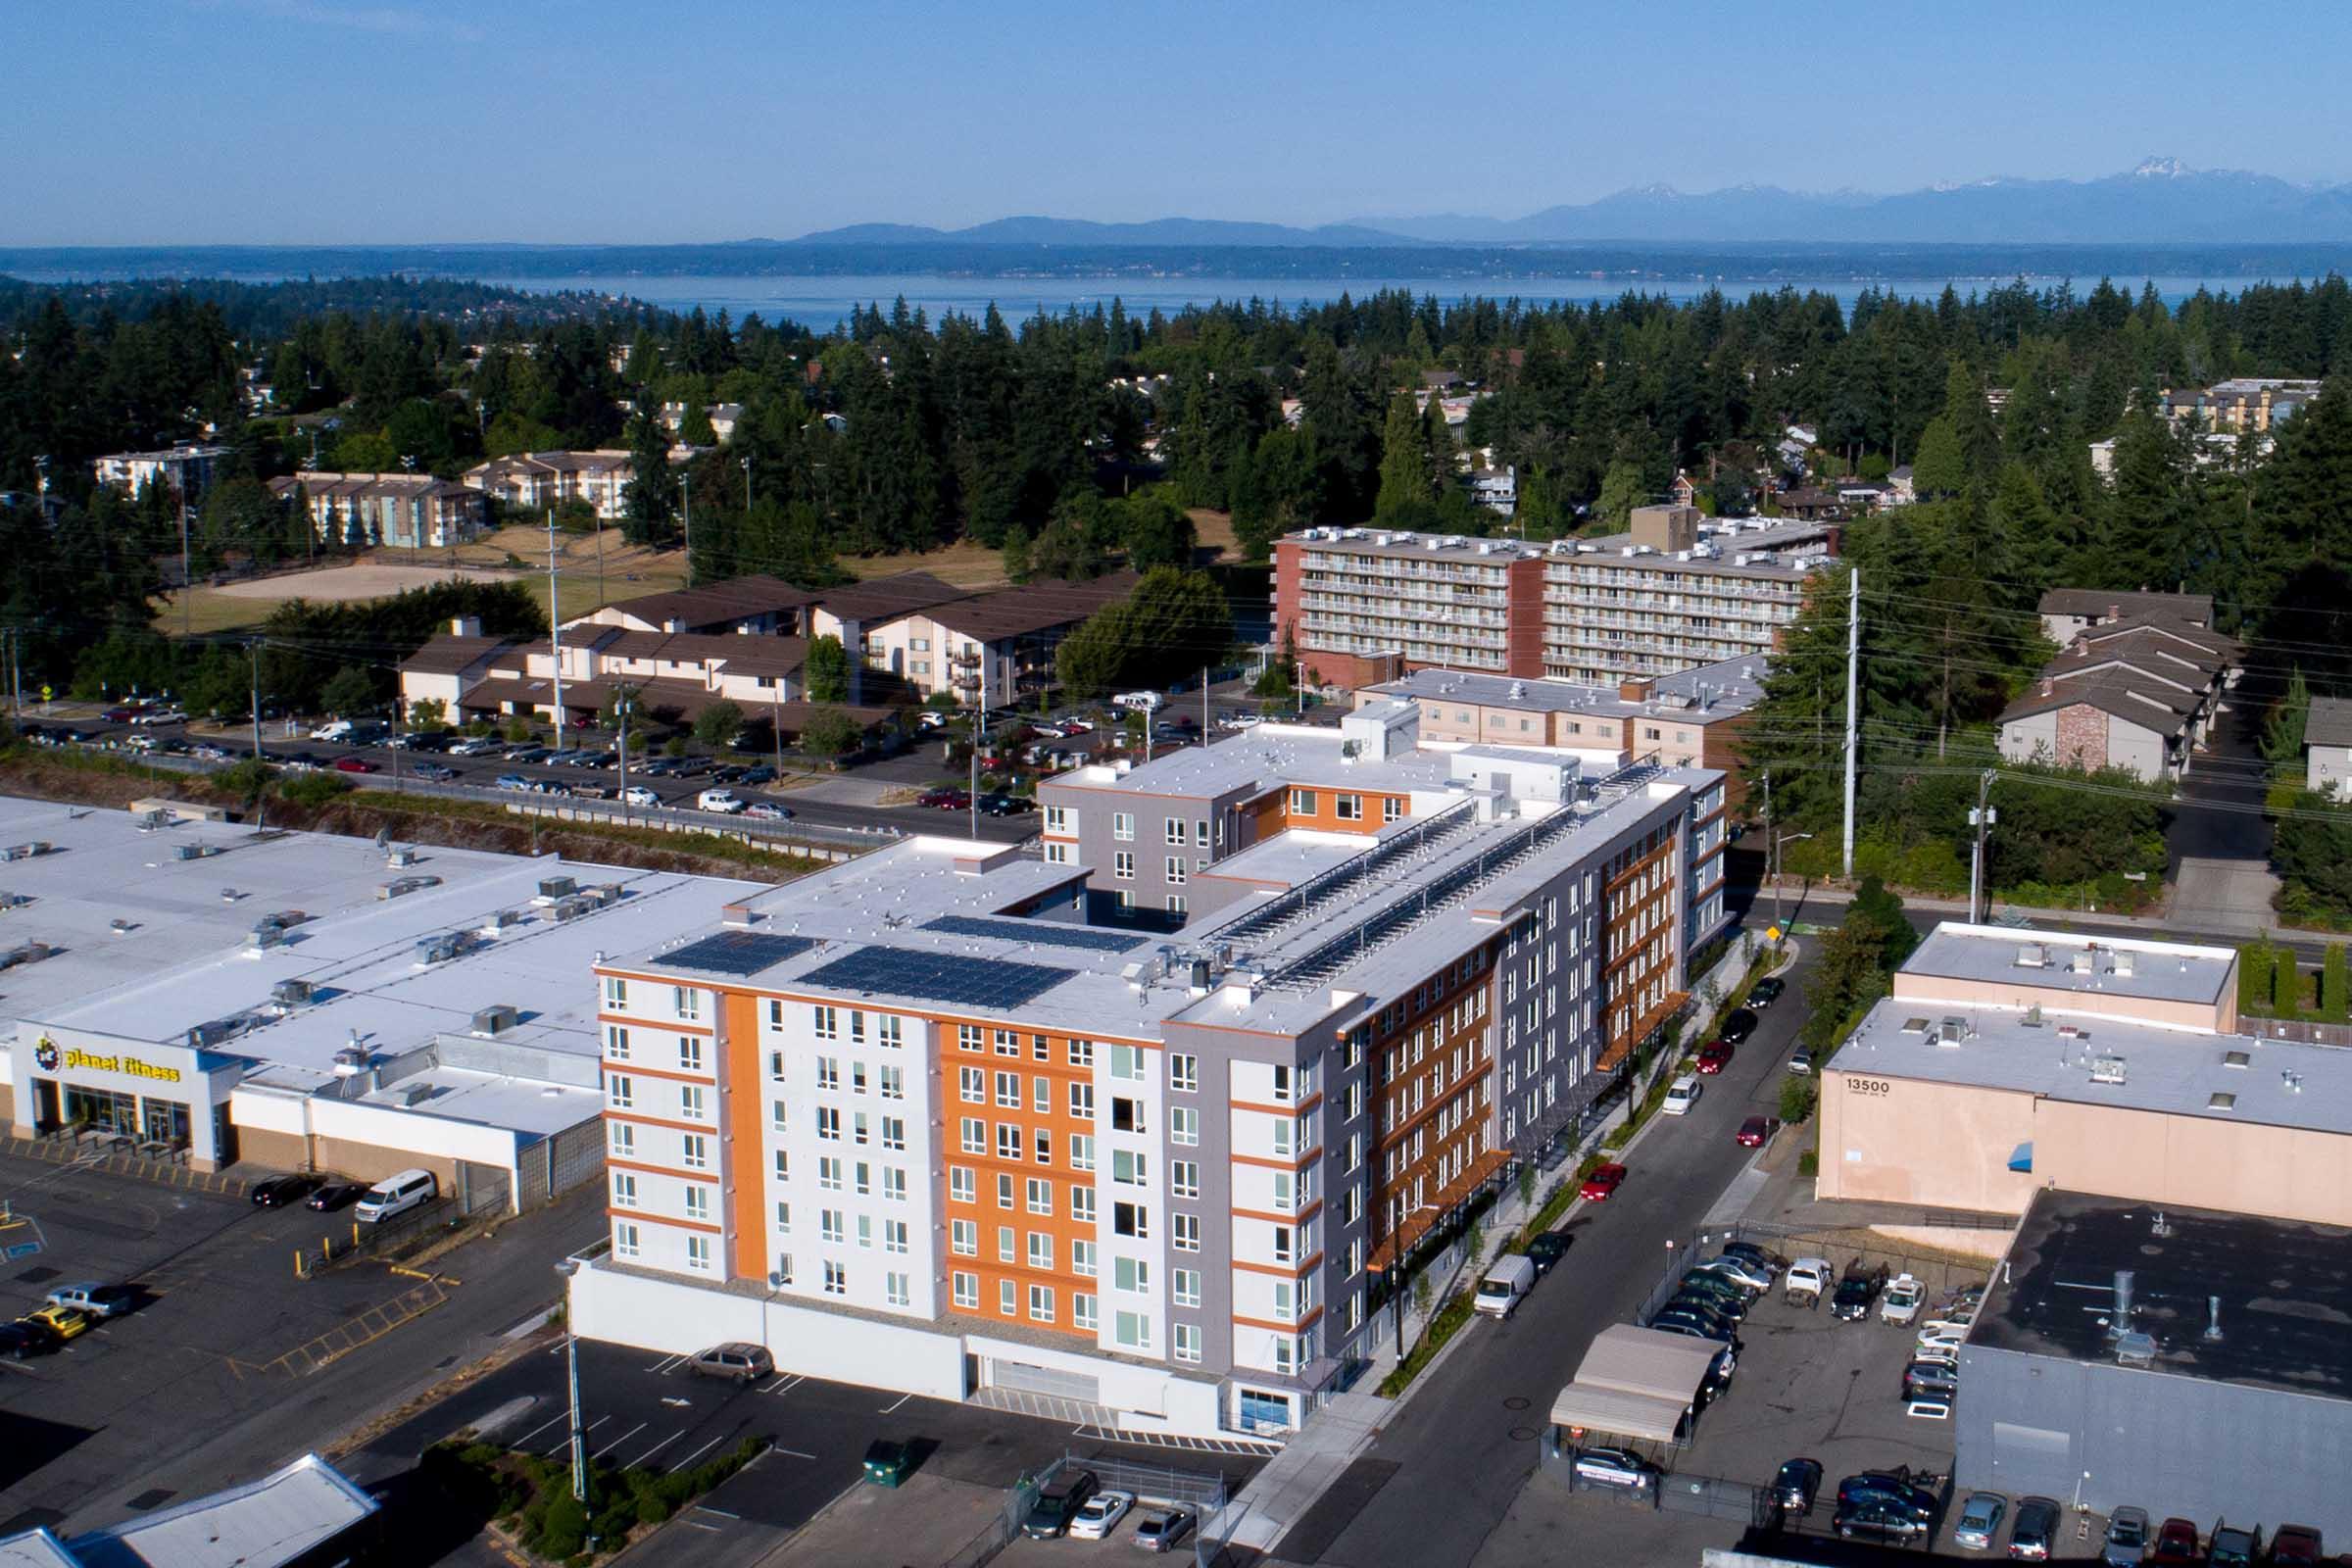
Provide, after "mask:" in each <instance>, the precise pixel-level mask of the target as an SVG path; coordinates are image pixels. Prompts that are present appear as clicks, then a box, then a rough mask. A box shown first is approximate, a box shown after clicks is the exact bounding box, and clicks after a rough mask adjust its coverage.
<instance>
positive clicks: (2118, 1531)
mask: <svg viewBox="0 0 2352 1568" xmlns="http://www.w3.org/2000/svg"><path fill="white" fill-rule="evenodd" d="M2293 1528H2294V1527H2293V1526H2291V1525H2290V1526H2288V1527H2287V1529H2289V1530H2291V1529H2293ZM2285 1539H2286V1531H2285V1530H2281V1531H2279V1532H2278V1540H2276V1541H2273V1542H2272V1543H2271V1560H2272V1561H2273V1562H2282V1561H2285V1560H2287V1559H2285V1558H2282V1557H2280V1556H2279V1555H2278V1542H2280V1541H2284V1540H2285ZM2311 1545H2312V1554H2311V1555H2310V1556H2308V1557H2303V1558H2299V1559H2296V1560H2297V1561H2300V1562H2306V1563H2316V1562H2318V1561H2319V1560H2320V1555H2319V1545H2320V1541H2319V1537H2317V1536H2314V1537H2312V1541H2311ZM2147 1550H2148V1510H2147V1509H2145V1508H2134V1507H2132V1506H2131V1504H2129V1503H2126V1504H2125V1505H2124V1506H2122V1507H2120V1508H2116V1509H2113V1510H2111V1511H2110V1512H2109V1513H2108V1515H2107V1538H2106V1540H2105V1541H2103V1542H2101V1543H2100V1544H2099V1560H2100V1561H2101V1562H2103V1563H2105V1564H2107V1568H2137V1565H2138V1563H2139V1560H2140V1559H2141V1558H2142V1557H2144V1556H2146V1555H2147Z"/></svg>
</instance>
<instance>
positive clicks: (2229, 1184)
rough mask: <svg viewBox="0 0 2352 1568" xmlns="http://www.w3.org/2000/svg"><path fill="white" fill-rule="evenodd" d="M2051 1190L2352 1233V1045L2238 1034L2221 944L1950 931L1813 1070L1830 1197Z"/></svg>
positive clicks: (1980, 1202)
mask: <svg viewBox="0 0 2352 1568" xmlns="http://www.w3.org/2000/svg"><path fill="white" fill-rule="evenodd" d="M2052 1187H2055V1188H2063V1189H2066V1190H2068V1191H2071V1192H2078V1193H2091V1194H2097V1195H2100V1196H2104V1197H2112V1198H2122V1199H2129V1200H2135V1201H2146V1202H2151V1203H2173V1204H2194V1205H2197V1206H2199V1207H2204V1208H2219V1209H2229V1210H2232V1211H2235V1212H2239V1213H2246V1214H2257V1215H2264V1216H2268V1217H2272V1218H2278V1219H2293V1220H2308V1221H2312V1222H2315V1223H2320V1224H2330V1225H2341V1224H2346V1223H2348V1222H2352V1052H2347V1051H2345V1050H2343V1049H2342V1048H2339V1047H2333V1046H2320V1045H2307V1044H2302V1043H2299V1042H2294V1041H2288V1040H2279V1039H2263V1038H2260V1037H2259V1036H2257V1035H2254V1034H2241V1033H2239V1032H2238V1017H2237V955H2236V953H2235V952H2233V951H2232V950H2230V949H2228V948H2214V947H2195V946H2189V945H2186V944H2180V943H2170V942H2143V941H2131V940H2114V939H2109V938H2105V937H2101V938H2096V939H2092V938H2087V937H2082V936H2075V935H2069V934H2065V933H2058V932H2047V931H2033V930H2010V929H2005V928H1996V927H1991V926H1971V925H1960V924H1946V925H1942V926H1939V927H1937V928H1936V931H1935V933H1934V934H1933V935H1931V936H1930V937H1929V938H1928V939H1927V941H1926V942H1924V943H1922V944H1921V946H1920V948H1919V951H1918V952H1917V953H1915V954H1914V955H1913V956H1911V958H1910V960H1909V961H1908V962H1906V963H1905V964H1904V965H1903V967H1902V969H1901V970H1900V971H1899V972H1898V973H1897V974H1896V975H1895V977H1894V994H1893V995H1892V996H1890V997H1888V998H1887V1000H1886V1001H1884V1002H1881V1003H1880V1004H1879V1005H1877V1006H1876V1007H1874V1008H1872V1009H1871V1012H1870V1014H1869V1015H1868V1016H1867V1017H1866V1018H1865V1019H1864V1020H1863V1023H1862V1026H1861V1028H1860V1029H1858V1030H1856V1031H1855V1033H1854V1036H1853V1038H1852V1039H1851V1040H1850V1041H1848V1042H1847V1043H1846V1045H1845V1046H1844V1047H1843V1049H1841V1050H1840V1051H1839V1052H1838V1054H1837V1056H1836V1058H1835V1059H1834V1060H1833V1062H1832V1063H1831V1065H1830V1066H1829V1068H1828V1069H1827V1070H1826V1071H1825V1072H1824V1074H1823V1076H1822V1098H1821V1175H1820V1180H1819V1189H1818V1191H1819V1196H1821V1197H1823V1198H1845V1199H1864V1200H1881V1201H1892V1202H1904V1203H1920V1204H1925V1205H1928V1206H1930V1207H1940V1208H1962V1209H1972V1210H1977V1211H1980V1212H1991V1213H2003V1214H2020V1213H2023V1212H2024V1211H2025V1209H2026V1207H2027V1205H2028V1204H2029V1203H2030V1202H2031V1201H2033V1198H2034V1194H2035V1193H2036V1192H2037V1191H2039V1190H2041V1189H2043V1188H2052Z"/></svg>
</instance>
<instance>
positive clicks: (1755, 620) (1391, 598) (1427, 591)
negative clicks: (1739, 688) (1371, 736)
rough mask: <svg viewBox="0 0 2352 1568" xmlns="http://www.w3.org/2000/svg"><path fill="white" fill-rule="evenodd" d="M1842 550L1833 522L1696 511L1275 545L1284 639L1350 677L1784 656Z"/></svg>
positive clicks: (1618, 672)
mask: <svg viewBox="0 0 2352 1568" xmlns="http://www.w3.org/2000/svg"><path fill="white" fill-rule="evenodd" d="M1837 550H1838V528H1837V526H1836V525H1835V524H1832V523H1822V522H1789V521H1786V520H1783V519H1779V518H1771V517H1745V518H1732V519H1724V520H1714V519H1709V518H1706V517H1703V516H1701V515H1700V514H1699V513H1698V512H1697V510H1696V509H1694V508H1691V507H1637V508H1636V509H1635V510H1634V514H1633V518H1632V527H1631V529H1630V530H1629V531H1628V532H1626V533H1623V534H1613V535H1610V536H1607V537H1605V538H1597V539H1557V540H1553V541H1552V542H1551V543H1549V544H1548V545H1530V544H1524V543H1520V542H1516V541H1512V540H1504V539H1471V538H1466V537H1463V536H1460V535H1455V534H1419V533H1406V532H1399V531H1394V530H1387V529H1380V528H1308V529H1305V530H1303V531H1302V532H1299V533H1295V534H1291V535H1289V536H1288V537H1286V538H1284V539H1283V540H1282V541H1281V542H1280V543H1279V544H1278V545H1277V546H1276V547H1275V558H1274V616H1275V627H1276V634H1277V636H1278V637H1280V636H1282V635H1284V634H1287V635H1289V636H1290V637H1291V638H1292V639H1293V641H1294V643H1295V645H1296V646H1297V648H1298V650H1299V660H1300V662H1301V663H1303V664H1304V665H1305V666H1306V667H1307V670H1308V671H1309V672H1310V675H1312V676H1316V677H1320V678H1321V679H1322V680H1325V681H1329V682H1333V683H1336V684H1339V685H1342V686H1348V687H1362V686H1367V685H1372V684H1376V683H1378V682H1381V681H1386V680H1394V679H1396V678H1397V677H1398V676H1400V675H1403V674H1405V673H1407V672H1409V671H1411V670H1415V669H1424V668H1429V667H1433V666H1434V667H1438V668H1444V669H1449V670H1450V669H1459V670H1464V671H1468V672H1472V673H1479V674H1490V675H1507V676H1516V677H1520V678H1533V677H1540V676H1546V675H1548V676H1556V677H1559V678H1562V679H1566V680H1573V681H1583V682H1586V683H1588V684H1615V683H1616V682H1619V681H1623V680H1636V679H1646V678H1652V677H1656V676H1660V675H1671V674H1675V673H1678V672H1680V671H1683V670H1687V669H1691V668H1694V667H1696V666H1698V665H1701V664H1714V663H1721V662H1726V661H1731V660H1740V659H1757V658H1761V657H1763V656H1766V655H1768V654H1770V653H1772V652H1773V650H1774V649H1775V648H1777V647H1778V646H1779V643H1780V639H1781V636H1782V633H1783V632H1784V630H1785V629H1786V628H1787V627H1788V626H1789V625H1790V624H1791V623H1792V622H1794V621H1795V619H1796V616H1797V613H1798V611H1799V610H1800V608H1801V607H1802V604H1803V600H1804V590H1805V581H1806V579H1807V578H1808V577H1809V576H1810V575H1811V574H1812V573H1813V572H1814V571H1816V570H1818V569H1819V568H1820V567H1821V566H1822V565H1823V564H1825V563H1827V562H1828V561H1830V560H1831V559H1833V558H1834V557H1835V556H1836V554H1837Z"/></svg>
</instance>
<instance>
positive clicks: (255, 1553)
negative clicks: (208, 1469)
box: [71, 1453, 376, 1568]
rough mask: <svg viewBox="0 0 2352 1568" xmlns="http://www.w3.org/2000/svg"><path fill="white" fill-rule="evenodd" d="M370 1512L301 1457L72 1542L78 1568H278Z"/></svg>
mask: <svg viewBox="0 0 2352 1568" xmlns="http://www.w3.org/2000/svg"><path fill="white" fill-rule="evenodd" d="M375 1510H376V1503H375V1499H374V1498H372V1497H370V1496H368V1494H367V1493H365V1492H362V1491H361V1490H360V1489H359V1488H358V1487H356V1486H354V1485H352V1483H351V1482H349V1481H347V1480H345V1479H344V1478H343V1475H342V1473H341V1472H339V1471H338V1470H336V1469H335V1467H334V1466H333V1465H330V1464H328V1463H327V1462H326V1461H325V1460H324V1459H321V1458H319V1456H318V1455H317V1454H315V1453H306V1454H304V1455H303V1456H302V1457H301V1458H299V1459H297V1460H295V1461H294V1462H293V1463H292V1464H290V1465H287V1466H286V1467H285V1468H284V1469H282V1470H278V1471H275V1472H273V1473H271V1474H270V1475H267V1476H264V1477H262V1479H261V1480H259V1481H250V1482H247V1483H246V1484H245V1485H243V1486H241V1487H231V1488H229V1489H228V1490H227V1491H225V1492H216V1493H214V1494H213V1495H211V1496H209V1497H198V1498H196V1499H194V1500H193V1501H190V1502H183V1503H181V1504H180V1505H179V1506H177V1507H175V1508H165V1509H162V1510H160V1511H159V1512H156V1513H150V1514H145V1515H142V1516H141V1517H139V1518H137V1519H132V1520H129V1521H127V1522H125V1523H123V1524H120V1525H117V1526H115V1527H114V1528H113V1529H111V1530H99V1531H94V1532H92V1533H91V1534H89V1535H86V1536H78V1537H76V1538H74V1540H73V1546H72V1550H73V1558H72V1559H71V1560H73V1561H74V1562H76V1563H78V1564H79V1565H80V1568H276V1565H277V1564H281V1563H286V1562H291V1561H293V1560H294V1559H295V1558H297V1557H299V1556H301V1555H302V1554H303V1553H304V1552H306V1551H309V1550H311V1549H312V1548H313V1547H314V1546H318V1545H320V1544H324V1543H326V1542H329V1541H332V1540H333V1539H334V1538H335V1537H337V1536H339V1535H341V1534H342V1533H343V1532H344V1531H346V1530H349V1529H350V1528H351V1527H352V1526H354V1525H356V1524H358V1523H359V1522H360V1521H361V1520H363V1519H366V1518H367V1517H368V1515H369V1514H372V1513H374V1512H375Z"/></svg>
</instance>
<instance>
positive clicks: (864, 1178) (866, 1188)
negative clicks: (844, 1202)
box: [856, 1159, 874, 1198]
mask: <svg viewBox="0 0 2352 1568" xmlns="http://www.w3.org/2000/svg"><path fill="white" fill-rule="evenodd" d="M856 1168H857V1172H858V1197H860V1198H863V1197H865V1196H866V1195H867V1194H868V1193H870V1192H872V1191H873V1182H874V1167H873V1166H871V1165H869V1164H867V1163H866V1162H865V1161H864V1160H862V1159H861V1160H859V1161H858V1164H857V1167H856Z"/></svg>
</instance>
